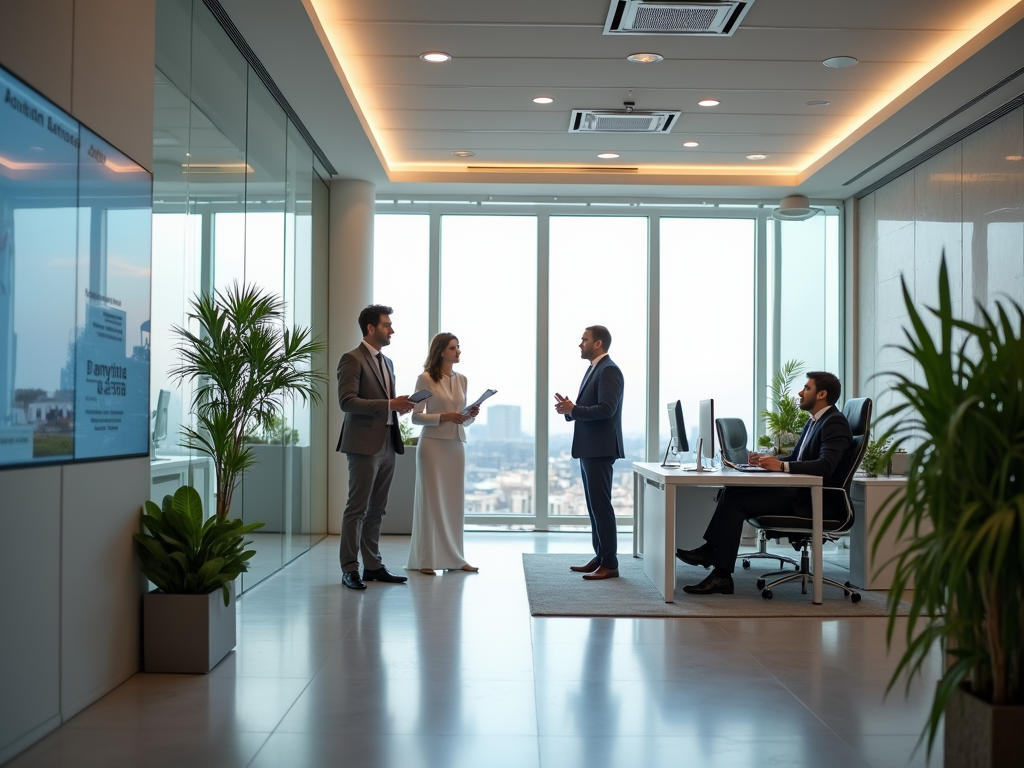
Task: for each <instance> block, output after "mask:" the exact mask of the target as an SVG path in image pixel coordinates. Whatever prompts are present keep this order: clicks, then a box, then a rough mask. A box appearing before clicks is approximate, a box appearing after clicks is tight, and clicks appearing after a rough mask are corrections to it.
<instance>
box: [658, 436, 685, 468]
mask: <svg viewBox="0 0 1024 768" xmlns="http://www.w3.org/2000/svg"><path fill="white" fill-rule="evenodd" d="M675 444H676V439H675V438H674V437H670V438H669V439H668V447H667V448H665V458H663V459H662V460H661V466H662V468H664V469H679V468H680V467H681V466H682V464H681V463H680V462H679V461H673V462H671V463H669V460H668V455H669V454H670V453H674V451H673V450H672V446H674V445H675ZM676 447H678V446H676Z"/></svg>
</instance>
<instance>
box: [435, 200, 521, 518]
mask: <svg viewBox="0 0 1024 768" xmlns="http://www.w3.org/2000/svg"><path fill="white" fill-rule="evenodd" d="M440 224H441V243H440V267H441V270H440V273H441V280H440V327H439V330H441V331H447V332H450V333H454V334H455V335H456V336H458V337H459V344H460V346H461V348H462V361H461V363H460V366H459V370H460V371H461V372H462V373H464V374H465V375H466V377H467V379H468V381H469V390H470V393H469V395H468V397H469V398H470V400H471V402H472V400H475V399H476V398H477V397H478V396H479V395H481V394H482V393H483V391H484V390H485V389H494V390H496V391H497V394H496V395H494V396H493V397H492V398H490V399H489V400H487V401H486V402H485V403H484V405H483V406H482V408H481V411H480V417H479V418H478V419H477V420H476V423H475V424H473V425H471V426H470V428H469V429H468V430H467V431H466V512H467V513H468V514H470V515H474V514H493V513H497V514H509V515H518V516H522V515H533V514H534V510H535V496H536V489H535V483H536V467H535V458H534V457H535V451H534V432H535V430H534V424H535V421H536V418H535V416H536V407H535V404H536V396H535V392H536V380H537V355H536V354H535V351H534V350H535V349H536V338H537V217H536V216H442V217H441V219H440ZM425 356H426V355H425V354H424V357H425Z"/></svg>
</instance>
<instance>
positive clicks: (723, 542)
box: [704, 406, 853, 573]
mask: <svg viewBox="0 0 1024 768" xmlns="http://www.w3.org/2000/svg"><path fill="white" fill-rule="evenodd" d="M805 442H806V443H807V446H806V447H805V448H804V449H803V456H802V460H800V461H798V460H797V458H796V457H797V456H800V455H801V454H800V451H801V446H803V444H804V443H805ZM851 450H853V434H852V433H851V431H850V423H849V422H848V421H847V420H846V417H845V416H843V414H842V412H841V411H840V410H838V409H837V408H836V407H835V406H830V407H829V408H828V410H826V411H823V412H822V413H821V416H820V417H819V418H818V421H817V422H815V421H814V420H813V419H808V420H807V424H805V425H804V429H803V431H802V432H801V433H800V439H799V440H797V443H796V446H794V448H793V453H791V454H790V455H788V456H779V457H777V458H778V459H779V460H780V461H788V462H789V471H790V472H791V473H792V474H795V475H818V476H819V477H821V478H822V484H823V486H824V487H825V488H841V487H842V486H843V481H844V480H845V479H846V478H843V477H839V476H838V474H837V473H838V471H839V467H840V465H841V464H842V461H843V457H845V456H846V455H847V453H848V452H849V451H851ZM822 497H823V502H822V519H823V520H825V521H834V522H835V521H841V520H844V519H845V518H846V508H845V506H844V505H843V500H842V498H841V497H840V495H839V494H835V493H823V494H822ZM761 518H772V520H773V522H775V524H776V525H784V524H785V522H786V519H792V518H797V519H800V520H810V519H811V491H810V489H809V488H741V487H731V488H726V489H725V490H724V491H723V493H722V495H721V496H720V497H719V499H718V506H717V507H716V508H715V514H714V517H712V518H711V523H710V524H709V525H708V528H707V531H705V532H704V540H705V541H706V542H707V543H708V544H710V545H711V546H712V547H713V548H714V558H713V560H714V565H715V567H716V568H718V569H721V570H723V571H727V572H728V573H732V572H733V570H735V567H736V555H737V553H738V552H739V548H740V537H741V536H742V534H743V522H744V521H745V520H751V519H761Z"/></svg>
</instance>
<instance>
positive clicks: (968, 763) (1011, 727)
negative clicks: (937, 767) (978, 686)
mask: <svg viewBox="0 0 1024 768" xmlns="http://www.w3.org/2000/svg"><path fill="white" fill-rule="evenodd" d="M1022 732H1024V706H1015V707H1007V706H1002V707H996V706H993V705H992V704H989V703H987V702H985V701H982V700H981V699H979V698H978V697H977V696H975V695H974V694H972V693H969V692H968V691H967V690H965V689H964V688H958V689H957V690H956V691H954V693H953V695H952V696H951V697H950V699H949V705H948V706H947V707H946V735H945V740H944V742H943V748H944V750H945V761H944V765H945V767H946V768H1010V766H1014V767H1015V768H1016V766H1019V765H1020V760H1021V757H1020V734H1021V733H1022Z"/></svg>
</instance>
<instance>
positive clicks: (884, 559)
mask: <svg viewBox="0 0 1024 768" xmlns="http://www.w3.org/2000/svg"><path fill="white" fill-rule="evenodd" d="M906 485H907V479H906V478H905V477H855V478H854V480H853V485H852V487H851V488H850V501H851V502H852V503H853V511H854V515H855V516H856V518H855V521H854V524H853V528H852V529H851V530H850V581H851V582H852V583H853V584H856V585H857V586H858V587H862V588H863V589H888V588H889V587H890V586H892V578H893V573H894V572H895V570H896V565H895V563H894V562H891V561H892V559H893V558H894V557H896V556H897V555H899V554H900V553H901V552H902V551H903V550H904V548H905V547H906V540H905V539H904V540H900V539H899V538H898V534H899V524H898V521H896V522H894V523H893V525H892V526H890V528H889V530H888V531H886V532H885V537H884V538H883V539H882V541H881V543H880V544H879V546H878V550H877V552H875V553H874V554H872V548H873V547H874V545H875V536H876V533H877V530H878V526H879V525H880V523H879V519H880V518H881V517H882V516H883V515H882V514H880V513H881V512H882V505H883V504H885V502H886V501H887V500H888V499H889V498H890V497H891V496H893V494H896V496H895V499H898V498H900V497H901V496H902V495H903V491H904V489H905V488H906ZM886 508H887V509H888V506H887V507H886ZM907 586H908V588H911V589H912V588H913V586H914V585H913V583H910V584H908V585H907Z"/></svg>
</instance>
